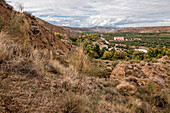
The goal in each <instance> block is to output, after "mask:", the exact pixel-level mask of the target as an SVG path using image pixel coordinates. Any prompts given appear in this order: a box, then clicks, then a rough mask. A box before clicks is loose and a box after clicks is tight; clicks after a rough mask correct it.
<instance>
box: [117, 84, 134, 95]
mask: <svg viewBox="0 0 170 113" xmlns="http://www.w3.org/2000/svg"><path fill="white" fill-rule="evenodd" d="M116 89H117V90H118V91H120V90H123V91H124V92H126V93H128V94H130V95H133V94H134V93H135V92H136V87H135V86H134V85H132V84H130V83H129V82H126V81H123V82H121V83H120V84H119V85H118V86H117V87H116Z"/></svg>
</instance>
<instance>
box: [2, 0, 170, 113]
mask: <svg viewBox="0 0 170 113" xmlns="http://www.w3.org/2000/svg"><path fill="white" fill-rule="evenodd" d="M55 32H56V33H55ZM71 32H72V31H71V30H70V28H68V27H67V28H66V27H59V26H54V25H51V24H49V23H48V22H45V21H43V20H41V19H38V18H36V17H34V16H32V15H30V14H28V13H26V12H24V13H19V12H17V11H15V10H13V8H12V7H11V6H9V5H8V4H6V3H5V1H4V0H1V1H0V51H1V52H0V113H23V112H24V113H25V112H28V113H44V112H45V113H160V112H162V113H168V112H169V111H170V100H169V99H170V87H169V86H170V81H169V80H170V79H169V77H170V74H169V73H170V59H169V57H168V56H170V54H169V51H168V50H167V49H166V48H164V49H162V51H163V52H161V54H163V57H162V58H157V59H156V58H153V59H152V60H149V61H148V59H147V60H128V59H127V60H123V59H122V60H120V59H116V60H105V59H93V58H92V57H89V55H88V54H87V51H86V50H85V47H86V43H81V41H80V40H79V39H73V40H78V41H77V42H80V43H77V46H75V45H73V43H74V42H71V41H70V39H71V37H72V36H74V35H72V34H71ZM55 34H57V35H55ZM91 37H93V38H96V37H97V38H98V37H99V36H98V34H95V33H94V34H93V35H91ZM81 38H82V37H81ZM85 41H87V42H88V40H85ZM94 41H95V39H94ZM95 50H97V51H98V50H99V49H98V48H96V49H95ZM152 51H155V50H152ZM152 51H151V52H152ZM158 51H159V50H158ZM92 53H93V52H92ZM155 53H156V52H155ZM157 53H158V52H157ZM142 54H143V53H142ZM161 54H159V55H161ZM137 55H138V54H137ZM139 55H140V54H139ZM165 55H168V56H165ZM106 56H107V55H106Z"/></svg>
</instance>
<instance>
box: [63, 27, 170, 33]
mask: <svg viewBox="0 0 170 113" xmlns="http://www.w3.org/2000/svg"><path fill="white" fill-rule="evenodd" d="M64 28H65V29H67V30H69V31H71V32H139V33H160V32H170V26H160V27H102V26H95V27H83V28H80V27H64Z"/></svg>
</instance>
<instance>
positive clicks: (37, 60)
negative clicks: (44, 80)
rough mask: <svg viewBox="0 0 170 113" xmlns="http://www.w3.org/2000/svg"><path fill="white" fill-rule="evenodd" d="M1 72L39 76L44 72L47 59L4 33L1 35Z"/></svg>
mask: <svg viewBox="0 0 170 113" xmlns="http://www.w3.org/2000/svg"><path fill="white" fill-rule="evenodd" d="M0 51H1V53H0V62H1V66H0V67H1V70H6V71H9V72H15V73H20V74H26V75H38V73H39V74H41V73H42V72H44V62H45V57H44V56H43V55H41V54H40V53H39V51H38V50H36V49H33V48H32V47H29V46H27V47H23V45H22V44H20V43H16V42H14V41H13V40H11V39H10V37H9V36H8V35H7V34H6V33H4V32H1V33H0Z"/></svg>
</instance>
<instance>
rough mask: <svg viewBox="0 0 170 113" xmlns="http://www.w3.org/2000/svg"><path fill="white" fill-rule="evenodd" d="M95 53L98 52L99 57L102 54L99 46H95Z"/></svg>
mask: <svg viewBox="0 0 170 113" xmlns="http://www.w3.org/2000/svg"><path fill="white" fill-rule="evenodd" d="M94 51H95V52H97V54H98V55H99V54H100V47H99V44H95V46H94Z"/></svg>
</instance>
